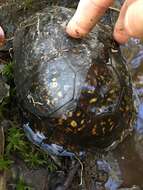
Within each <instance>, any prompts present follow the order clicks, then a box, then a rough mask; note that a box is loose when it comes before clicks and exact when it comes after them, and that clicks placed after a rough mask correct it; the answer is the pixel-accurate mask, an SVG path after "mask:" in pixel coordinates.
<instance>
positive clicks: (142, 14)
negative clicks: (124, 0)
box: [124, 0, 143, 38]
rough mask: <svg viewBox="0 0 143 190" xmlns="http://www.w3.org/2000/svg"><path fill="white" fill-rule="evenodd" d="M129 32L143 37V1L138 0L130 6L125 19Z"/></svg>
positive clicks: (125, 25)
mask: <svg viewBox="0 0 143 190" xmlns="http://www.w3.org/2000/svg"><path fill="white" fill-rule="evenodd" d="M124 27H125V30H126V31H127V33H128V34H129V35H130V36H132V37H137V38H141V37H143V2H142V0H138V1H136V2H134V3H133V4H132V5H130V6H129V8H128V10H127V12H126V15H125V21H124Z"/></svg>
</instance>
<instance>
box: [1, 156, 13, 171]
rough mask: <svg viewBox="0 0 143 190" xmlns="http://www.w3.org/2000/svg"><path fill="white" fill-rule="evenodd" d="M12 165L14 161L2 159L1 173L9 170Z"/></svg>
mask: <svg viewBox="0 0 143 190" xmlns="http://www.w3.org/2000/svg"><path fill="white" fill-rule="evenodd" d="M12 163H13V161H11V160H8V159H4V158H3V157H0V171H1V170H6V169H8V168H9V167H10V165H11V164H12Z"/></svg>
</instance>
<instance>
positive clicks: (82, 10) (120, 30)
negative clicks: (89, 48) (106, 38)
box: [66, 0, 143, 44]
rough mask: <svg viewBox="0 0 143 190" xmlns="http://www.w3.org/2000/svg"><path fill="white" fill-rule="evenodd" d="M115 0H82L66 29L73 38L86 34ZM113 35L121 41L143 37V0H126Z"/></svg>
mask: <svg viewBox="0 0 143 190" xmlns="http://www.w3.org/2000/svg"><path fill="white" fill-rule="evenodd" d="M113 2H114V0H80V2H79V5H78V8H77V10H76V12H75V14H74V16H73V17H72V19H71V20H70V22H69V23H68V25H67V28H66V31H67V33H68V34H69V35H70V36H72V37H73V38H82V37H84V36H86V35H87V34H88V33H89V32H90V31H91V30H92V28H93V27H94V26H95V25H96V23H97V22H98V21H99V19H100V18H101V16H102V15H104V13H105V11H106V10H107V9H108V8H109V6H112V4H113ZM113 36H114V38H115V40H116V41H117V42H119V43H122V44H123V43H126V42H127V41H128V39H129V38H130V37H136V38H143V0H125V2H124V4H123V6H122V8H121V11H120V15H119V18H118V20H117V22H116V25H115V28H114V32H113Z"/></svg>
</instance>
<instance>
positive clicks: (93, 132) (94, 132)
mask: <svg viewBox="0 0 143 190" xmlns="http://www.w3.org/2000/svg"><path fill="white" fill-rule="evenodd" d="M92 135H96V128H95V127H93V129H92Z"/></svg>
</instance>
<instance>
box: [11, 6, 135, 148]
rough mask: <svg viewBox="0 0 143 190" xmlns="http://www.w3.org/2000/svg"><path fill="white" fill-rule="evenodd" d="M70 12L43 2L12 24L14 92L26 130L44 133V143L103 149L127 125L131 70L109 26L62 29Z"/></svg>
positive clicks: (130, 114) (130, 121)
mask: <svg viewBox="0 0 143 190" xmlns="http://www.w3.org/2000/svg"><path fill="white" fill-rule="evenodd" d="M72 15H73V11H71V10H69V9H66V8H61V7H52V8H46V9H45V10H43V11H41V12H39V13H37V14H36V15H34V16H33V17H31V18H29V19H28V21H26V22H24V23H23V24H22V27H21V28H19V30H17V32H16V35H15V40H14V52H15V61H16V63H15V83H16V88H17V93H18V95H19V98H20V100H21V102H22V104H23V108H24V110H26V111H27V118H26V119H28V121H29V123H30V127H31V128H30V130H31V131H32V133H31V134H35V133H37V131H39V132H40V134H41V133H42V134H43V135H44V137H46V140H44V141H42V146H43V147H47V146H48V144H52V143H54V144H58V145H62V146H64V147H66V148H68V149H72V150H73V149H74V151H76V150H79V149H80V150H83V149H92V150H97V149H98V150H99V149H100V150H106V149H109V147H110V146H111V145H112V144H114V143H116V142H120V141H121V140H123V139H124V138H125V136H126V135H127V134H128V133H130V131H131V130H132V126H133V122H134V105H133V97H132V85H131V81H130V75H129V72H128V70H127V68H126V64H125V63H124V61H123V59H122V56H121V53H120V50H119V47H118V46H117V44H115V42H114V41H113V39H112V33H111V31H110V30H109V31H108V28H110V27H109V26H108V27H107V30H104V29H105V27H106V23H105V24H104V26H103V25H102V24H101V23H99V25H97V26H96V27H95V28H94V30H93V31H92V32H91V33H90V34H89V35H88V36H87V38H85V39H80V40H77V39H72V38H70V37H69V36H68V35H67V34H66V33H65V26H66V24H67V23H68V21H69V19H70V18H71V16H72ZM101 34H103V35H101ZM113 48H114V49H115V51H112V50H111V49H113ZM33 122H34V124H33ZM31 136H32V135H31ZM31 138H32V137H31ZM32 141H33V142H34V143H35V144H37V142H36V141H34V140H33V139H32ZM73 147H74V148H73Z"/></svg>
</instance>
